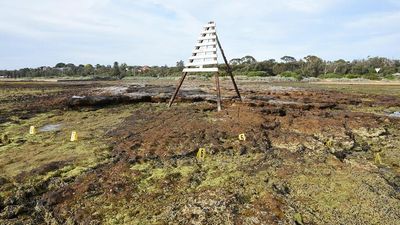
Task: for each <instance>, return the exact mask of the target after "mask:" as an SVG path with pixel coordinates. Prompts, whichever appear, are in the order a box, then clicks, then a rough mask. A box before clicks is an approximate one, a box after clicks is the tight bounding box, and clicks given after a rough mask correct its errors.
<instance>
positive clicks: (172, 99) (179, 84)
mask: <svg viewBox="0 0 400 225" xmlns="http://www.w3.org/2000/svg"><path fill="white" fill-rule="evenodd" d="M187 74H188V73H187V72H185V73H183V76H182V77H181V79H180V80H179V83H178V86H176V89H175V92H174V95H173V96H172V98H171V100H169V104H168V107H171V105H172V103H174V100H175V98H176V95H177V94H178V92H179V89H180V88H181V86H182V84H183V81H184V80H185V77H186V75H187Z"/></svg>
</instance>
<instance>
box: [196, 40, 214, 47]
mask: <svg viewBox="0 0 400 225" xmlns="http://www.w3.org/2000/svg"><path fill="white" fill-rule="evenodd" d="M214 45H215V46H216V45H217V42H214V41H213V42H208V43H197V44H196V45H195V46H196V47H203V46H214Z"/></svg>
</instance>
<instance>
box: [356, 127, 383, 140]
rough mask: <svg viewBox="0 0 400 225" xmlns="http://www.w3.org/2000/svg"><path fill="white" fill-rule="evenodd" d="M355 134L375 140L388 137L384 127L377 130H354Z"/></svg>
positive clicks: (362, 128) (364, 128) (363, 128)
mask: <svg viewBox="0 0 400 225" xmlns="http://www.w3.org/2000/svg"><path fill="white" fill-rule="evenodd" d="M353 133H355V134H357V135H359V136H361V137H364V138H374V137H380V136H384V135H386V134H387V130H386V129H385V128H383V127H377V128H366V127H361V128H359V129H355V130H353Z"/></svg>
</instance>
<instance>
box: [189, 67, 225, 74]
mask: <svg viewBox="0 0 400 225" xmlns="http://www.w3.org/2000/svg"><path fill="white" fill-rule="evenodd" d="M183 72H188V73H196V72H218V68H185V69H183Z"/></svg>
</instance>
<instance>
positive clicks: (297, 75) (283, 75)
mask: <svg viewBox="0 0 400 225" xmlns="http://www.w3.org/2000/svg"><path fill="white" fill-rule="evenodd" d="M279 76H281V77H292V78H295V79H296V80H301V79H302V78H303V77H302V76H301V75H300V74H297V73H295V72H292V71H285V72H283V73H281V74H279Z"/></svg>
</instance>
